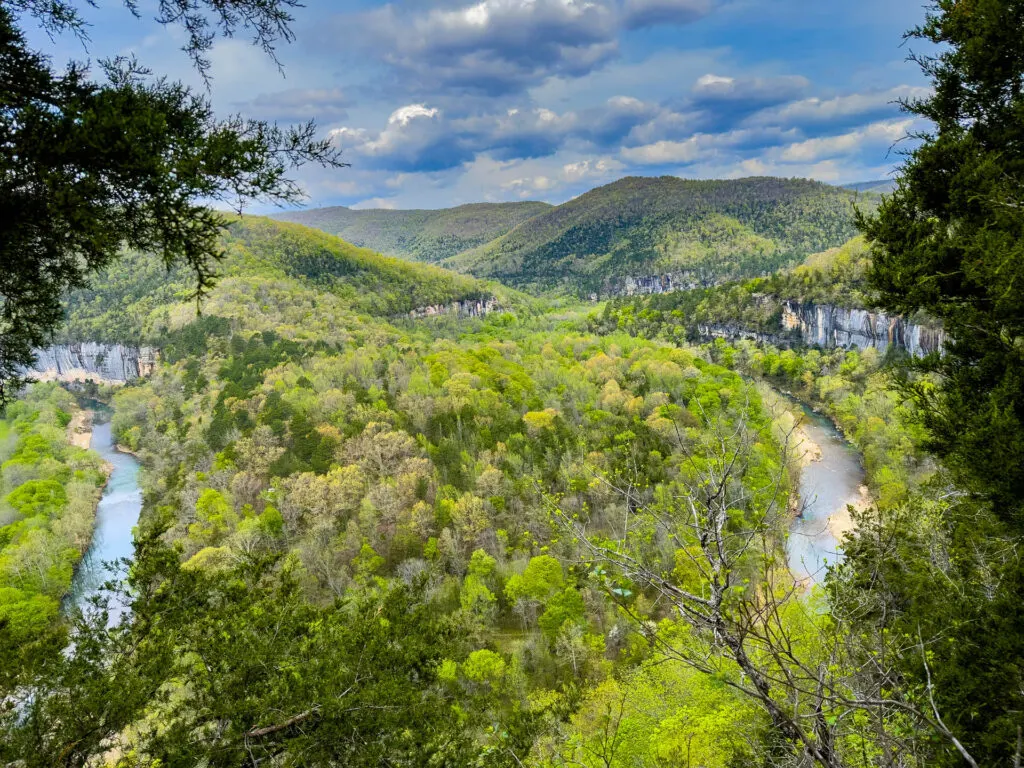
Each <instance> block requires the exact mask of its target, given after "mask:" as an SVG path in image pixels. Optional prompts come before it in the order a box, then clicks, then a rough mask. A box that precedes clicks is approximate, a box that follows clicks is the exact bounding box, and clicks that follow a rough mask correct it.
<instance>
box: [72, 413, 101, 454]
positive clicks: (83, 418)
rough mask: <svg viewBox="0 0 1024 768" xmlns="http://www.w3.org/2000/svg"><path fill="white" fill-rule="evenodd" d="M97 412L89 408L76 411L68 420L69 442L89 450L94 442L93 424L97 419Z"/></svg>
mask: <svg viewBox="0 0 1024 768" xmlns="http://www.w3.org/2000/svg"><path fill="white" fill-rule="evenodd" d="M95 417H96V414H95V412H93V411H91V410H89V409H88V408H83V409H81V410H78V411H75V412H74V413H73V414H72V416H71V421H70V422H68V429H67V431H68V442H69V443H71V445H74V446H76V447H78V448H84V449H86V450H88V448H89V444H90V443H91V442H92V424H93V420H94V419H95Z"/></svg>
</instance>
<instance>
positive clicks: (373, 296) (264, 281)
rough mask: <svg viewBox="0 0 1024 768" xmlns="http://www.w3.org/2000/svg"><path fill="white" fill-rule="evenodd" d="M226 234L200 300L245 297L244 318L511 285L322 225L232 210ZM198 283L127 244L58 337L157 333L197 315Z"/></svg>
mask: <svg viewBox="0 0 1024 768" xmlns="http://www.w3.org/2000/svg"><path fill="white" fill-rule="evenodd" d="M221 242H222V244H223V246H224V249H225V255H224V259H223V260H222V261H221V262H220V263H219V264H218V265H217V268H216V271H217V273H218V278H217V282H216V286H215V288H214V289H213V292H212V293H211V294H210V296H209V297H208V298H207V299H206V300H205V301H203V302H202V303H201V304H200V305H199V306H200V307H201V309H202V312H203V313H204V314H214V315H218V314H219V315H224V313H225V310H224V309H223V306H222V305H223V303H224V302H225V301H228V302H230V303H232V304H233V305H238V306H237V307H236V309H235V310H233V313H234V314H236V315H239V316H240V317H242V316H246V315H247V316H249V317H242V320H244V321H245V322H243V325H250V324H251V323H250V322H249V320H252V319H253V317H255V316H256V315H259V314H260V313H266V312H268V311H269V309H268V308H269V307H271V306H272V305H276V306H279V308H282V307H283V308H285V309H286V310H287V311H288V312H291V313H295V314H297V315H300V316H303V317H304V319H303V320H301V321H298V322H297V325H309V326H311V325H313V324H317V323H327V324H330V323H332V322H340V316H339V315H337V314H335V315H334V316H332V313H338V312H339V311H343V312H344V313H345V314H346V316H348V315H350V314H353V313H359V314H366V315H376V316H378V317H383V318H389V317H395V316H399V315H402V314H405V313H408V312H410V311H411V310H414V309H420V308H422V307H427V306H436V305H448V304H451V303H453V302H463V301H465V302H475V301H477V300H480V299H485V298H489V297H497V298H498V299H499V300H500V301H501V303H502V304H507V303H508V302H509V299H510V297H511V296H512V294H513V292H512V291H509V290H507V289H505V288H504V287H502V286H499V285H496V284H488V283H486V282H483V281H481V280H477V279H475V278H473V277H470V276H468V275H460V274H457V273H454V272H449V271H447V270H444V269H441V268H439V267H435V266H431V265H428V264H413V263H411V262H408V261H404V260H402V259H398V258H392V257H388V256H381V255H380V254H377V253H374V252H373V251H370V250H368V249H365V248H357V247H356V246H354V245H351V244H350V243H347V242H345V241H344V240H341V239H340V238H337V237H335V236H333V235H328V234H326V233H324V232H321V231H319V230H316V229H312V228H309V227H304V226H301V225H299V224H291V223H288V222H283V221H272V220H270V219H267V218H258V217H249V216H246V217H244V218H242V219H236V220H234V221H233V222H231V223H230V225H229V226H228V227H227V229H226V230H225V232H224V234H223V235H222V239H221ZM194 288H195V276H194V275H193V274H192V273H191V272H190V271H189V270H188V269H187V268H185V267H183V266H181V265H176V266H174V267H173V268H172V269H171V270H167V268H166V267H165V266H164V264H163V261H162V260H161V259H160V258H159V257H157V256H155V255H152V254H146V253H136V252H133V253H128V254H125V256H124V258H123V259H122V260H120V261H119V262H116V263H115V264H114V265H112V266H110V267H108V268H107V269H106V270H104V271H102V272H100V273H99V274H97V275H96V276H95V277H94V279H93V280H92V284H91V286H90V287H88V288H84V289H80V290H77V291H74V292H73V293H72V294H71V295H70V296H69V297H68V317H67V324H66V326H65V328H64V329H63V330H62V332H61V337H60V339H59V340H60V341H78V340H97V339H99V340H104V341H128V342H135V343H138V342H140V341H145V340H151V341H159V338H160V335H161V331H160V329H161V328H165V327H166V326H167V324H168V323H169V322H170V317H171V316H172V315H181V317H185V316H189V315H191V316H194V314H195V310H196V306H197V305H196V304H195V303H194V302H192V301H190V300H189V297H190V296H191V294H192V293H193V291H194ZM271 296H273V300H271V298H270V297H271ZM328 299H329V300H328ZM246 302H249V304H248V306H245V304H246ZM261 302H262V303H261ZM339 308H340V309H339ZM304 313H305V314H304ZM279 321H280V320H279V319H278V320H275V322H279ZM348 322H349V324H350V325H351V324H353V323H354V321H352V320H351V318H349V320H348Z"/></svg>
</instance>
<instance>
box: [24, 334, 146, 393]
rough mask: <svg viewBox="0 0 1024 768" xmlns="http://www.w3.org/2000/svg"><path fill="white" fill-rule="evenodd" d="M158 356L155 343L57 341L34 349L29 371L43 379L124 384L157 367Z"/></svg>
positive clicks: (31, 374) (34, 376)
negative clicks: (152, 344)
mask: <svg viewBox="0 0 1024 768" xmlns="http://www.w3.org/2000/svg"><path fill="white" fill-rule="evenodd" d="M157 359H158V354H157V350H156V349H155V348H154V347H132V346H126V345H124V344H101V343H98V342H94V341H87V342H82V343H78V344H57V345H55V346H52V347H47V348H46V349H38V350H36V363H35V365H34V366H32V369H31V370H30V371H28V373H29V375H30V376H32V377H33V378H35V379H40V380H43V381H65V382H73V381H77V382H82V381H95V382H97V383H99V384H124V383H126V382H129V381H134V380H135V379H138V378H140V377H144V376H149V375H150V374H151V373H152V372H153V369H154V368H155V367H156V363H157Z"/></svg>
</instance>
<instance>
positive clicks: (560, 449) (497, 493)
mask: <svg viewBox="0 0 1024 768" xmlns="http://www.w3.org/2000/svg"><path fill="white" fill-rule="evenodd" d="M275 292H276V293H277V294H279V295H280V299H274V300H272V301H270V300H268V298H269V297H271V296H273V295H275ZM289 294H292V296H291V297H289ZM338 296H339V294H338V293H337V292H335V291H326V292H325V291H323V290H319V289H317V288H316V287H315V286H307V285H305V284H302V283H288V282H287V281H284V280H276V281H275V280H272V279H271V278H263V277H262V276H260V275H257V276H251V277H243V276H241V275H239V276H238V277H231V278H228V279H227V280H226V281H224V282H223V283H222V285H221V286H220V287H218V288H217V289H215V292H214V294H213V295H212V296H211V300H210V302H209V304H208V306H207V314H206V315H205V316H204V317H203V318H201V319H199V320H194V321H192V322H191V323H186V324H184V325H180V326H178V327H177V328H176V329H175V330H173V331H172V332H171V333H170V334H169V335H168V338H167V346H166V349H168V350H170V352H169V353H168V354H166V355H165V357H164V360H165V364H164V365H162V366H161V367H160V368H159V369H158V371H157V372H156V373H155V374H154V376H152V377H151V378H150V379H149V380H148V381H147V382H145V383H144V384H141V385H139V386H133V387H130V388H126V389H125V390H123V391H122V392H121V393H119V394H118V395H117V397H116V402H115V412H116V414H117V415H116V418H115V423H114V429H115V433H116V435H117V436H118V439H119V440H121V441H122V442H125V443H127V444H129V445H130V446H131V447H132V448H133V449H135V450H138V451H139V452H140V455H141V456H142V458H143V461H144V462H145V464H146V466H147V468H148V470H147V473H146V475H145V478H146V479H145V482H146V490H147V491H148V492H149V494H150V496H149V497H148V498H150V499H151V501H152V505H153V506H152V509H153V510H158V511H161V513H162V514H168V515H170V516H171V519H172V525H171V528H170V530H169V531H168V533H167V536H168V537H169V538H170V539H171V540H174V541H176V542H177V543H178V545H179V546H180V547H181V553H180V554H181V557H182V559H183V561H185V563H186V568H187V569H188V570H190V571H194V570H200V571H208V572H210V573H217V572H220V571H223V570H225V569H227V568H228V567H230V564H231V563H232V562H237V561H238V560H239V559H241V558H244V557H246V556H252V555H258V554H260V553H282V554H286V556H288V557H289V558H290V560H291V561H292V562H294V563H296V564H297V565H298V569H297V571H296V573H298V574H299V576H300V581H301V583H302V586H303V589H304V590H305V592H306V594H307V595H308V599H310V600H312V601H315V602H321V601H327V600H330V599H332V598H333V597H339V596H343V595H345V594H348V593H350V592H352V591H358V590H363V589H370V588H373V586H374V585H375V584H379V583H383V582H386V581H389V580H394V579H415V578H417V577H418V576H420V575H426V576H428V577H429V582H428V583H429V584H430V585H431V586H430V589H429V592H428V599H429V600H431V601H432V604H433V605H434V606H435V610H437V611H440V612H444V613H447V614H450V615H452V616H455V617H459V618H460V620H462V621H464V622H465V626H466V627H467V628H468V629H469V631H470V633H471V637H472V643H473V645H474V646H475V649H474V650H475V652H474V653H471V654H470V655H469V656H468V657H466V658H464V659H461V660H460V659H453V660H452V663H453V665H454V666H453V665H451V664H450V665H447V666H446V667H445V668H444V669H442V670H441V672H440V677H441V678H442V679H445V680H448V681H449V683H448V684H450V685H451V686H453V688H452V690H453V691H457V692H458V695H460V696H468V697H470V698H471V699H473V700H474V701H475V702H476V704H475V705H474V707H475V710H476V711H477V712H478V713H488V717H490V718H492V719H493V720H494V721H496V722H506V723H510V725H508V726H507V727H508V728H511V729H512V731H510V733H513V734H517V735H516V736H515V738H520V737H522V738H526V736H525V735H523V733H524V732H523V730H522V728H524V727H525V726H521V725H513V724H514V723H518V722H520V720H519V718H526V720H524V721H523V722H529V723H532V725H530V726H529V728H528V729H527V733H528V734H530V735H529V739H533V738H535V737H536V735H537V733H539V732H540V731H543V730H546V729H549V728H553V727H555V720H552V719H551V715H550V713H549V709H548V708H546V707H545V706H541V705H539V704H537V703H536V702H537V701H543V700H547V698H546V697H551V696H554V700H557V701H561V702H565V701H567V699H566V698H565V695H564V694H562V693H560V691H561V690H563V689H565V688H566V686H575V685H583V686H584V687H589V686H590V685H597V684H600V683H601V682H602V681H604V680H607V679H608V676H609V675H610V674H611V673H612V672H613V671H614V670H615V669H616V668H617V667H620V666H621V667H622V668H628V666H629V665H631V664H633V663H635V661H636V660H638V659H642V658H643V657H644V656H645V655H646V653H647V652H645V651H644V650H643V649H642V646H641V645H640V644H637V643H636V642H634V641H633V640H631V639H629V638H630V630H629V623H628V621H626V620H625V619H624V618H623V617H622V616H620V615H617V613H616V611H615V609H614V607H613V606H612V604H611V603H610V602H609V601H608V600H607V598H606V597H605V596H604V595H603V594H602V585H601V583H600V582H596V583H595V582H593V581H592V580H591V579H590V578H589V576H588V574H587V572H586V570H585V569H580V568H579V567H578V566H576V565H575V563H576V562H577V561H578V556H579V552H578V550H577V548H576V546H575V545H574V544H573V542H571V541H570V540H568V538H567V537H563V536H561V535H560V533H559V528H558V525H557V524H556V523H557V521H555V520H554V519H553V518H552V507H551V498H552V494H553V495H554V496H555V497H557V498H558V502H559V507H560V509H561V510H562V511H563V512H565V513H566V514H570V515H576V516H578V517H579V518H580V519H587V520H589V521H590V524H591V525H592V526H593V527H594V529H595V530H605V529H612V528H614V527H615V526H617V525H618V521H619V520H620V519H621V517H622V515H623V514H624V513H625V510H626V502H625V500H624V498H623V497H622V496H621V495H620V494H618V493H616V492H615V491H614V487H616V486H624V485H627V484H633V485H634V486H635V488H636V492H637V493H638V494H639V495H640V496H641V497H642V498H645V499H648V500H654V499H655V498H656V497H657V496H658V495H659V494H661V493H668V492H669V490H668V489H670V488H675V487H676V485H675V484H676V483H677V482H678V481H679V480H680V478H681V476H682V475H681V473H684V472H685V471H687V470H686V464H687V461H688V459H687V458H685V457H684V455H683V454H682V453H681V452H680V451H679V448H678V441H679V440H680V439H683V440H688V441H689V442H690V444H691V447H692V449H693V451H694V452H695V453H696V458H697V460H700V451H701V450H703V448H702V447H701V446H702V444H701V441H700V439H699V437H700V432H701V427H700V424H701V420H700V419H701V415H700V414H702V413H703V414H720V415H722V417H723V418H727V419H728V418H733V416H730V415H729V414H734V415H735V414H738V413H740V412H741V411H743V410H744V409H747V410H749V413H748V415H753V416H754V417H756V419H759V420H760V421H758V424H759V425H760V427H759V428H763V430H762V431H763V434H762V435H761V439H762V440H763V442H764V450H763V451H760V452H759V453H758V454H757V458H756V460H755V462H754V464H755V465H756V464H759V463H762V462H763V463H764V464H765V466H764V467H763V472H765V473H768V474H770V473H771V472H772V471H773V469H772V467H773V466H774V465H772V463H771V461H772V460H771V459H770V458H769V457H770V456H771V454H772V453H773V451H774V441H773V439H772V437H771V434H770V430H769V429H768V428H767V422H766V421H765V417H764V416H763V414H761V407H760V401H759V400H758V398H757V396H756V393H755V392H754V391H753V390H752V389H751V388H750V387H749V386H748V385H747V384H746V383H745V382H744V381H743V379H742V378H741V377H740V376H738V375H737V374H736V373H734V372H731V371H728V370H727V369H725V368H724V367H721V366H718V365H714V364H712V363H710V362H709V361H708V360H707V359H705V357H704V356H702V355H700V354H696V353H695V352H694V351H692V350H689V349H681V348H676V347H671V346H666V345H663V344H659V343H652V342H646V341H640V340H636V339H633V338H630V337H628V336H624V335H617V336H609V337H600V336H595V335H590V334H586V333H581V332H579V331H578V330H577V329H576V323H574V322H572V321H570V322H568V323H566V324H564V325H563V327H558V324H557V323H555V324H554V327H553V324H552V323H551V321H550V320H548V321H546V322H547V325H546V326H544V327H543V328H538V327H537V325H538V324H537V323H534V322H533V321H531V320H530V319H529V318H522V319H520V318H518V317H515V316H511V315H497V316H490V317H488V318H485V319H483V320H482V321H475V322H473V323H469V324H467V325H465V326H464V327H463V329H462V331H461V332H456V333H452V334H448V333H447V326H442V327H440V328H439V329H438V331H437V332H431V331H430V329H431V326H430V325H429V324H428V325H426V326H420V327H418V328H410V329H408V330H407V329H404V328H403V329H399V328H396V327H394V326H391V325H388V324H386V323H384V322H381V321H379V320H375V319H373V318H369V317H366V316H362V317H357V316H355V315H353V314H352V313H351V312H350V311H349V310H345V309H344V301H343V300H342V299H340V298H337V297H338ZM314 297H315V302H316V304H315V305H314V303H313V302H314ZM254 298H255V299H256V302H255V306H253V304H251V303H250V302H251V300H252V299H254ZM307 298H308V301H309V304H308V306H309V307H310V314H309V316H308V318H298V317H296V315H295V312H296V308H297V307H298V306H301V304H302V302H303V301H306V300H307ZM292 299H294V300H292ZM335 300H337V302H338V303H337V304H336V305H335V304H333V303H332V302H333V301H335ZM314 307H315V308H314ZM335 307H338V308H339V310H340V311H339V312H338V313H337V314H334V315H329V316H328V315H323V314H321V311H327V310H329V311H332V312H333V310H334V308H335ZM159 313H160V310H157V311H156V315H159ZM193 326H194V327H193ZM200 330H202V331H203V332H202V333H200V332H199V331H200ZM757 471H762V470H758V469H757V467H756V466H753V465H752V467H751V473H752V474H751V475H750V477H751V478H753V473H755V472H757ZM150 514H152V513H150ZM268 517H269V518H272V520H271V521H268V520H265V518H268ZM637 597H640V596H639V595H637ZM640 609H641V610H645V611H646V610H650V607H649V606H646V605H641V606H640ZM563 705H564V704H563ZM563 705H559V706H563ZM502 732H503V731H499V730H495V731H494V732H493V733H490V735H482V736H481V738H482V739H483V742H482V743H483V744H485V745H489V746H488V747H487V748H492V747H493V748H495V749H498V750H499V751H501V748H500V743H501V738H503V737H501V736H500V734H501V733H502ZM508 738H512V736H509V737H508ZM517 749H518V747H517ZM527 751H528V750H527ZM506 758H507V753H506Z"/></svg>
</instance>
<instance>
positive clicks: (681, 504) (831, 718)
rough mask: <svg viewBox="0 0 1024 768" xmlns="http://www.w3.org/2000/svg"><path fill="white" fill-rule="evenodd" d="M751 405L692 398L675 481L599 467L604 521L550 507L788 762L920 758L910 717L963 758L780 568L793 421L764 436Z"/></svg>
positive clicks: (919, 706) (835, 765) (612, 589)
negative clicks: (611, 521) (676, 622)
mask: <svg viewBox="0 0 1024 768" xmlns="http://www.w3.org/2000/svg"><path fill="white" fill-rule="evenodd" d="M760 407H761V406H760V405H759V404H758V403H754V402H752V401H751V399H747V400H746V401H743V402H735V403H733V404H731V405H729V406H728V407H727V408H724V409H723V410H721V411H720V412H716V413H715V414H713V415H712V414H708V413H706V412H704V411H703V410H702V409H700V407H699V406H697V410H698V411H699V414H700V421H701V424H700V426H699V428H697V429H691V430H687V431H682V430H677V432H676V440H675V443H676V445H675V448H676V452H677V458H678V461H677V464H676V467H677V478H676V480H675V481H674V482H672V483H670V484H667V485H666V486H664V487H663V488H662V489H661V491H659V492H656V493H655V494H653V497H652V498H650V499H640V498H638V497H637V494H636V493H635V491H634V489H633V488H632V487H631V486H629V484H627V487H622V486H621V484H613V483H612V481H610V480H608V479H607V478H604V477H602V480H603V481H604V482H607V483H609V484H610V485H613V487H614V488H615V490H616V492H617V493H618V494H619V495H620V496H621V498H622V500H623V501H624V503H623V504H622V505H621V507H622V522H621V524H619V525H615V526H613V528H614V529H613V530H590V529H589V524H588V521H587V519H585V518H584V517H582V516H580V515H572V516H569V515H562V514H561V513H559V512H557V509H556V514H557V515H558V516H559V518H560V519H561V520H562V522H563V524H564V525H565V526H566V527H568V528H569V529H570V532H571V534H572V536H573V538H574V540H575V541H576V542H577V543H578V544H579V546H580V547H581V548H582V551H583V552H584V553H585V554H586V556H587V558H588V559H589V560H590V561H591V562H592V564H593V565H594V567H595V570H594V572H596V573H602V574H603V577H602V578H603V579H604V584H605V588H606V590H607V592H608V594H609V595H610V596H611V597H612V599H614V600H615V601H616V602H617V603H618V604H619V605H620V607H621V608H622V609H623V610H624V611H625V612H626V613H628V614H629V615H630V616H631V617H632V618H633V620H634V622H635V626H636V627H638V628H639V630H640V631H641V632H643V633H644V634H645V635H646V636H647V637H648V638H649V640H650V641H651V642H652V643H654V644H656V645H657V646H658V647H659V649H660V651H661V652H662V653H663V654H664V655H665V656H666V657H668V658H671V659H676V660H678V661H680V662H682V663H684V664H686V665H688V666H689V667H692V668H694V669H696V670H699V671H701V672H704V673H707V674H715V675H717V676H719V677H720V679H723V680H725V681H727V682H728V684H729V685H731V686H732V687H734V688H735V689H737V690H739V691H741V692H742V693H743V694H745V695H746V696H749V697H750V698H751V699H753V700H755V701H756V702H757V703H758V704H759V705H760V706H761V707H762V708H763V710H764V711H765V713H766V714H767V715H768V717H769V718H770V720H771V723H772V726H773V728H774V730H775V731H776V732H777V733H778V734H779V735H780V736H781V737H782V738H783V739H784V740H785V741H787V742H788V743H790V744H791V745H792V746H793V747H794V750H793V753H792V758H791V764H796V765H809V764H816V765H819V766H822V767H823V768H841V767H845V766H854V765H856V766H867V765H883V766H886V767H887V768H889V767H891V768H902V767H903V766H908V767H909V766H915V765H920V764H921V763H920V761H919V760H918V759H917V758H916V757H915V755H916V753H917V750H916V748H915V744H914V736H913V731H914V728H909V729H908V728H907V727H906V726H908V725H911V726H922V725H923V726H927V727H929V728H931V729H933V730H934V731H936V732H938V733H940V734H942V735H943V736H944V737H946V738H947V739H949V740H950V742H951V743H952V744H953V745H954V746H955V747H956V748H957V749H958V751H959V752H960V754H961V755H962V757H963V758H964V761H965V763H966V764H968V765H971V766H976V763H975V762H974V760H973V758H972V757H971V756H970V755H969V754H968V753H967V751H966V750H965V749H964V748H963V746H962V745H961V744H960V742H959V741H957V740H956V738H955V736H954V735H953V734H952V733H951V732H950V731H949V729H948V728H946V726H945V725H944V723H943V721H942V719H941V717H940V715H939V712H938V710H937V709H936V708H934V706H931V707H930V706H929V704H928V702H929V701H931V695H930V694H931V691H930V690H929V691H928V692H926V694H925V696H924V701H922V702H916V703H915V702H914V701H912V700H910V699H909V698H908V697H906V696H903V695H901V693H900V689H899V682H900V681H899V679H898V677H897V675H896V673H895V672H894V671H893V670H892V669H890V668H888V667H887V666H886V663H885V661H884V658H885V654H884V653H881V652H879V650H878V648H872V649H871V650H870V652H867V653H866V652H865V648H863V647H858V644H860V643H864V642H867V641H866V640H864V639H861V638H858V639H856V640H855V641H851V639H850V638H849V636H848V635H849V633H848V632H847V631H846V629H845V628H844V627H843V626H841V625H839V624H837V622H835V621H832V620H831V617H830V616H829V615H828V611H829V606H828V604H827V603H825V602H824V601H823V600H822V599H821V598H820V596H818V595H813V594H811V593H810V591H809V589H808V585H807V584H805V583H803V582H801V581H800V580H798V579H795V578H794V577H793V575H792V574H791V573H790V570H789V567H788V565H787V562H786V557H785V537H786V531H787V528H788V524H789V522H790V520H789V518H790V514H791V512H790V510H789V505H788V501H789V488H790V475H791V470H792V468H793V467H792V465H791V463H790V462H791V460H792V452H793V448H794V444H795V442H796V440H795V434H796V430H797V425H796V424H794V425H793V426H792V427H791V428H788V429H786V430H783V432H782V434H780V435H777V436H776V439H772V437H770V436H769V434H768V432H767V430H766V428H765V426H764V419H763V417H758V409H759V408H760ZM609 537H611V538H609ZM627 584H635V585H637V586H638V587H639V588H640V589H642V590H643V591H644V593H645V594H647V595H649V596H651V597H652V598H653V599H654V601H655V612H656V615H661V616H675V617H677V618H678V619H680V620H681V621H683V622H684V623H685V624H686V625H688V626H689V627H690V628H691V632H690V635H689V637H688V638H687V641H686V642H679V640H678V635H677V634H676V635H674V636H666V635H665V634H664V633H663V632H661V631H660V629H659V627H658V625H657V624H656V623H654V622H652V621H650V618H651V617H650V616H649V615H642V614H641V613H640V612H639V611H638V610H637V608H636V607H635V603H634V602H633V601H631V600H629V599H627V598H626V591H627V590H626V587H625V585H627ZM880 642H883V643H884V641H880ZM858 713H869V716H868V717H864V716H860V717H858V716H857V715H858ZM865 722H867V723H868V724H867V725H866V724H865ZM908 732H910V733H911V735H910V736H907V735H906V734H907V733H908ZM918 732H920V729H919V731H918ZM879 745H881V746H880V747H879ZM869 749H870V751H871V752H872V754H875V751H876V750H879V751H880V752H881V757H878V756H877V755H876V756H869V755H868V752H869Z"/></svg>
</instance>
